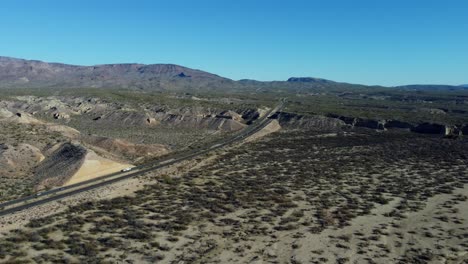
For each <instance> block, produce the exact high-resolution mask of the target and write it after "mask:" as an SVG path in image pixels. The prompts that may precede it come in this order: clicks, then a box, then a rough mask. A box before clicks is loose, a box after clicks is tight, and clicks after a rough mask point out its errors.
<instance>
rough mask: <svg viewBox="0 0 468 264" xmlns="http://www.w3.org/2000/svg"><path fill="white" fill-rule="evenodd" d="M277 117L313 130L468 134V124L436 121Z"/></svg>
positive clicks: (287, 124)
mask: <svg viewBox="0 0 468 264" xmlns="http://www.w3.org/2000/svg"><path fill="white" fill-rule="evenodd" d="M272 118H275V119H278V121H279V122H280V124H281V126H283V127H285V128H305V129H313V130H331V129H339V128H343V127H346V126H348V127H364V128H370V129H376V130H387V129H406V130H409V131H411V132H414V133H420V134H437V135H445V136H459V135H468V124H464V125H453V126H449V125H443V124H436V123H421V124H410V123H407V122H403V121H398V120H374V119H363V118H356V117H347V116H339V115H334V114H329V115H327V116H320V115H315V116H305V115H298V114H293V113H286V112H278V113H276V114H275V115H273V116H272Z"/></svg>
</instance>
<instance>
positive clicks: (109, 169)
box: [64, 151, 133, 186]
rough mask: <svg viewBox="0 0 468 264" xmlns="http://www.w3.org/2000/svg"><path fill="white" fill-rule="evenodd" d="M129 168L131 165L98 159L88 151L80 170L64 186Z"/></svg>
mask: <svg viewBox="0 0 468 264" xmlns="http://www.w3.org/2000/svg"><path fill="white" fill-rule="evenodd" d="M129 167H133V165H131V164H122V163H118V162H115V161H112V160H109V159H106V158H102V157H99V156H98V155H97V154H96V153H94V152H92V151H90V152H89V153H88V154H86V158H85V161H84V163H83V165H82V166H81V168H80V169H79V170H78V171H77V172H76V173H75V175H73V176H72V177H71V178H70V180H68V182H66V183H65V184H64V185H65V186H67V185H71V184H74V183H78V182H82V181H86V180H90V179H94V178H96V177H99V176H104V175H107V174H111V173H114V172H118V171H121V170H123V169H125V168H129Z"/></svg>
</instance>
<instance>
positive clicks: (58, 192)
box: [0, 100, 285, 216]
mask: <svg viewBox="0 0 468 264" xmlns="http://www.w3.org/2000/svg"><path fill="white" fill-rule="evenodd" d="M284 103H285V102H284V101H283V100H282V101H281V103H280V104H279V105H277V106H276V107H275V108H274V109H272V110H271V111H270V112H268V114H266V115H265V116H264V117H262V118H260V119H258V120H257V121H256V122H255V123H254V124H253V125H250V126H248V127H247V128H246V129H244V130H243V131H242V132H241V133H239V134H237V135H235V136H233V137H232V138H229V139H226V140H223V141H221V142H215V143H213V144H212V145H210V146H207V147H206V148H203V149H197V150H191V151H187V152H184V153H180V154H177V156H172V157H167V158H166V159H162V160H158V161H155V162H150V163H147V164H144V165H141V166H137V167H134V168H133V169H132V170H131V171H129V172H115V173H112V174H109V175H106V176H102V177H98V178H94V179H91V180H87V181H83V182H79V183H75V184H72V185H68V186H64V187H59V188H56V189H52V190H48V191H44V192H40V193H37V194H34V195H30V196H26V197H23V198H19V199H15V200H11V201H8V202H4V203H1V204H0V208H5V207H9V208H6V209H3V210H1V211H0V216H4V215H8V214H12V213H15V212H17V211H21V210H24V209H28V208H31V207H34V206H38V205H41V204H44V203H48V202H51V201H56V200H60V199H63V198H65V197H68V196H71V195H75V194H77V193H81V192H85V191H89V190H92V189H95V188H99V187H102V186H105V185H108V184H112V183H115V182H118V181H122V180H125V179H129V178H133V177H137V176H139V175H142V174H145V173H147V172H150V171H154V170H157V169H161V168H164V167H167V166H170V165H173V164H176V163H179V162H182V161H184V160H188V159H192V158H195V157H197V156H201V155H203V154H206V153H208V152H211V151H213V150H216V149H220V148H222V147H224V146H227V145H229V144H232V143H234V142H237V141H240V140H243V139H245V138H247V137H249V136H251V135H252V134H255V133H256V132H258V131H260V130H261V129H262V128H264V127H265V126H266V125H268V124H269V123H270V122H271V119H268V117H269V116H270V115H271V114H273V113H275V112H277V111H279V110H281V108H282V107H283V106H284ZM81 186H83V187H82V188H80V187H81ZM16 204H18V205H17V206H13V207H10V206H12V205H16Z"/></svg>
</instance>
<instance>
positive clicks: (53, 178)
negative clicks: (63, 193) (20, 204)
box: [34, 143, 88, 190]
mask: <svg viewBox="0 0 468 264" xmlns="http://www.w3.org/2000/svg"><path fill="white" fill-rule="evenodd" d="M87 152H88V151H87V150H86V149H85V148H84V147H83V146H80V145H76V144H72V143H65V144H63V145H61V146H60V147H59V148H58V149H57V150H55V151H54V152H53V153H52V154H51V155H50V156H49V157H47V158H46V159H45V160H43V161H42V162H41V163H40V164H39V165H38V166H37V167H36V169H35V173H34V177H35V181H36V190H41V189H45V188H51V187H54V186H62V185H63V184H64V183H65V182H67V181H68V180H69V179H70V178H71V177H72V176H73V175H74V174H75V173H76V172H77V171H78V170H79V169H80V167H81V165H83V163H84V160H85V156H86V153H87Z"/></svg>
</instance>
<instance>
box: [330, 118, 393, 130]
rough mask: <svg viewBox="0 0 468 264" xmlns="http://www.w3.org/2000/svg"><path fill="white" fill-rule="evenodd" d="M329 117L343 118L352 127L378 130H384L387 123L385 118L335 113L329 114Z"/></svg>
mask: <svg viewBox="0 0 468 264" xmlns="http://www.w3.org/2000/svg"><path fill="white" fill-rule="evenodd" d="M327 117H330V118H336V119H339V120H342V121H343V122H344V123H345V124H347V125H350V126H352V127H366V128H371V129H378V130H384V129H385V123H386V121H385V120H373V119H363V118H357V117H347V116H339V115H334V114H329V115H327Z"/></svg>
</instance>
